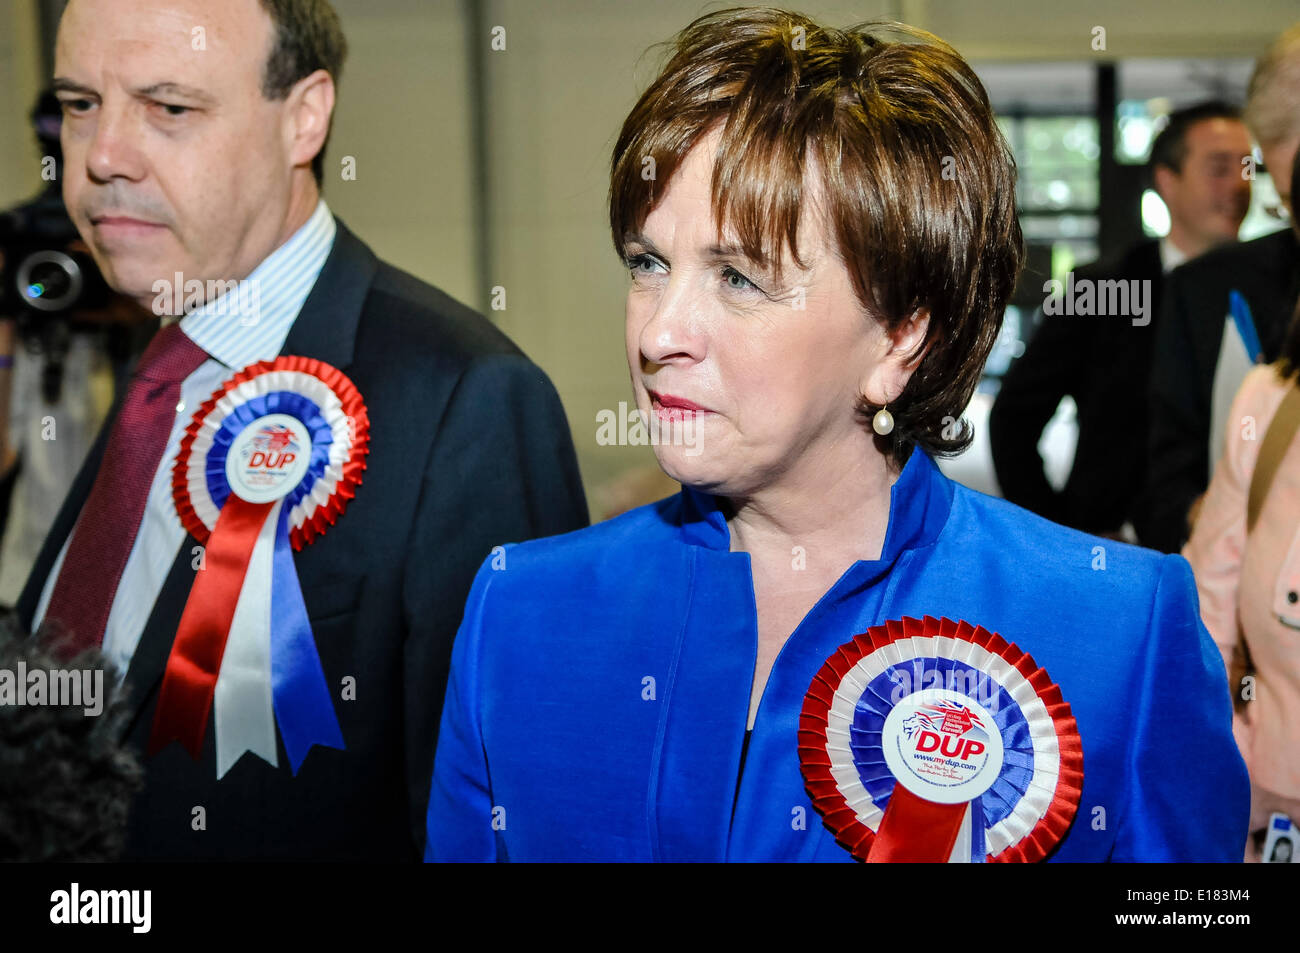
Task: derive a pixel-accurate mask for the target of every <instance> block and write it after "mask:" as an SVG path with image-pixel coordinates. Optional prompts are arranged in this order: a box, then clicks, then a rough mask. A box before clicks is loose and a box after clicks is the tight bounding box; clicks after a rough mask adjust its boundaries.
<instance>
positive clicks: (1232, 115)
mask: <svg viewBox="0 0 1300 953" xmlns="http://www.w3.org/2000/svg"><path fill="white" fill-rule="evenodd" d="M1209 119H1231V120H1233V121H1234V122H1241V110H1240V109H1238V108H1237V107H1236V106H1234V105H1232V103H1227V102H1224V101H1222V100H1219V99H1212V100H1209V101H1208V102H1203V103H1197V104H1196V105H1195V106H1187V107H1186V108H1184V109H1176V110H1174V111H1173V112H1171V113H1170V114H1169V116H1168V121H1167V122H1166V123H1165V126H1164V128H1163V129H1161V130H1160V132H1159V134H1158V135H1157V136H1156V138H1155V141H1154V142H1152V143H1151V157H1150V158H1149V159H1148V160H1147V171H1148V173H1149V174H1150V175H1151V176H1152V178H1154V177H1155V173H1156V169H1157V168H1158V167H1159V166H1164V167H1165V168H1167V169H1172V170H1173V171H1175V172H1180V173H1181V172H1182V171H1183V163H1184V162H1186V161H1187V134H1188V133H1189V132H1191V130H1192V127H1193V126H1195V125H1196V124H1197V123H1198V122H1205V121H1206V120H1209Z"/></svg>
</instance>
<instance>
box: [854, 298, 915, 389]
mask: <svg viewBox="0 0 1300 953" xmlns="http://www.w3.org/2000/svg"><path fill="white" fill-rule="evenodd" d="M879 327H880V329H881V338H882V347H881V353H880V357H879V359H878V360H877V361H876V363H875V365H874V366H873V367H872V368H871V370H870V371H868V373H867V377H866V379H865V380H864V381H863V386H862V394H863V396H865V397H866V398H867V400H868V401H870V402H871V403H872V404H873V405H877V406H882V407H883V406H885V405H887V404H890V403H893V402H894V401H895V400H897V399H898V395H899V394H901V393H902V392H903V388H904V387H906V386H907V382H908V379H909V378H911V376H912V372H913V371H915V370H916V368H917V365H919V364H920V363H921V359H922V358H923V357H925V352H926V351H927V350H929V338H928V334H929V330H930V311H929V309H928V308H918V309H917V310H915V311H913V312H912V314H911V315H910V316H908V318H907V319H906V320H905V321H903V322H902V323H900V324H899V325H898V327H896V328H895V329H894V330H893V331H890V330H888V329H887V328H885V326H884V325H879Z"/></svg>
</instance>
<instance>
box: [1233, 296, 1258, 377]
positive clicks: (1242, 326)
mask: <svg viewBox="0 0 1300 953" xmlns="http://www.w3.org/2000/svg"><path fill="white" fill-rule="evenodd" d="M1228 310H1229V311H1231V312H1232V321H1233V323H1234V324H1235V325H1236V326H1237V333H1238V334H1239V335H1241V343H1242V344H1244V345H1245V346H1246V354H1247V355H1248V356H1249V357H1250V360H1251V363H1253V364H1258V363H1259V360H1260V357H1261V356H1262V352H1263V348H1261V347H1260V346H1259V332H1258V331H1256V330H1255V319H1254V318H1252V317H1251V315H1250V305H1248V304H1246V298H1245V296H1244V295H1243V294H1242V293H1241V292H1240V291H1238V290H1237V289H1235V288H1234V289H1232V290H1231V291H1229V292H1228Z"/></svg>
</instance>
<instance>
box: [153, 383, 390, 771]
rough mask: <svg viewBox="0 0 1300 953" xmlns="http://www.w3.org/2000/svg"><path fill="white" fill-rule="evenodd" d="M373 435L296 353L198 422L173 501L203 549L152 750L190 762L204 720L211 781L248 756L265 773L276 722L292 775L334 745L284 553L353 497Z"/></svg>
mask: <svg viewBox="0 0 1300 953" xmlns="http://www.w3.org/2000/svg"><path fill="white" fill-rule="evenodd" d="M369 430H370V424H369V419H368V418H367V416H366V407H365V403H364V401H363V400H362V399H361V395H360V393H359V392H358V391H357V389H356V387H355V386H354V385H353V384H352V382H351V381H350V380H348V378H347V377H346V376H344V374H343V373H342V372H341V371H339V370H337V369H336V368H334V367H331V366H330V365H328V364H325V363H323V362H321V361H316V360H311V359H309V358H303V357H280V358H277V359H275V360H274V361H263V362H261V363H258V364H254V365H251V366H250V367H247V368H245V369H244V370H242V371H240V372H239V373H237V374H235V375H234V376H233V377H232V378H230V380H228V381H226V383H225V384H223V385H222V386H221V387H220V388H219V389H218V390H217V391H216V392H215V393H213V395H212V397H211V398H209V400H208V401H207V402H206V403H204V404H203V406H202V407H200V408H199V410H198V412H197V413H195V415H194V418H193V420H192V421H191V422H190V424H189V426H188V427H187V428H186V431H185V436H184V438H183V439H182V441H181V447H180V452H179V453H178V455H177V458H176V463H175V465H174V467H173V470H172V495H173V499H174V500H175V503H176V512H177V514H178V515H179V516H180V520H181V523H182V524H183V525H184V526H185V528H186V529H187V530H188V531H189V532H190V533H191V534H192V535H193V536H194V538H195V539H197V540H198V541H199V542H200V543H202V544H203V547H204V548H203V552H202V556H201V557H200V558H201V559H202V563H201V564H200V565H199V566H198V567H197V568H198V572H197V574H196V576H195V579H194V583H193V586H192V587H191V589H190V594H189V598H188V599H187V601H186V603H185V609H184V612H183V613H182V615H181V621H180V626H179V627H178V629H177V631H176V639H175V641H174V642H173V644H172V650H171V654H170V656H169V657H168V660H167V668H166V670H165V672H164V673H163V681H162V687H161V689H160V691H159V695H158V707H157V711H156V713H155V716H154V723H153V729H152V734H151V736H150V740H149V753H150V754H154V753H156V752H157V751H158V750H159V749H161V748H162V747H164V746H165V745H167V744H168V743H170V742H172V741H179V742H181V744H182V745H184V747H185V748H186V750H187V751H189V753H190V755H191V756H192V757H194V758H196V759H197V758H198V756H199V752H200V750H201V749H202V746H203V738H204V734H205V733H206V731H207V724H208V716H209V714H211V715H212V719H213V727H214V733H215V738H216V749H217V777H218V778H221V777H223V776H224V775H225V774H226V772H227V771H229V770H230V768H231V767H232V766H233V765H234V764H235V762H236V761H238V760H239V758H240V757H241V756H242V755H243V754H244V752H245V751H251V752H253V753H254V754H255V755H257V756H258V757H260V758H262V759H263V760H265V761H266V762H267V763H268V764H271V765H272V766H275V765H276V764H277V753H276V752H277V748H276V726H277V725H278V726H279V730H280V737H281V738H282V739H283V741H284V748H285V753H286V754H287V756H288V758H289V763H290V767H291V768H292V770H293V773H294V774H297V773H298V769H299V768H300V767H301V766H302V762H303V759H304V758H306V756H307V752H308V751H309V750H310V749H311V747H312V745H317V744H319V745H325V746H328V747H332V748H340V749H341V748H343V747H344V743H343V733H342V730H341V729H340V727H339V722H338V718H337V716H336V714H335V711H334V705H333V702H332V700H331V697H330V691H329V687H328V685H327V683H326V681H325V674H324V670H323V669H322V667H321V662H320V656H319V654H318V653H317V651H316V642H315V639H314V637H313V635H312V631H311V626H310V624H309V622H308V619H307V608H306V605H305V603H304V601H303V595H302V588H301V586H300V584H299V580H298V574H297V571H296V569H295V568H294V562H293V553H294V552H297V551H299V550H301V549H302V548H303V547H304V546H306V545H308V544H309V543H311V542H312V541H313V540H314V539H316V538H317V537H318V536H320V535H321V534H322V533H324V532H325V530H326V529H327V528H328V527H329V526H332V525H333V524H334V523H335V522H336V521H337V520H338V518H339V517H340V516H341V515H342V514H343V512H344V510H345V509H346V508H347V504H348V501H349V500H351V499H352V498H353V497H354V495H355V493H356V487H357V486H358V485H359V484H360V483H361V476H362V473H363V471H364V470H365V466H366V464H365V457H366V453H367V452H368V443H369Z"/></svg>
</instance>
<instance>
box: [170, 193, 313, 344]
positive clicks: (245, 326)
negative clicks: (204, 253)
mask: <svg viewBox="0 0 1300 953" xmlns="http://www.w3.org/2000/svg"><path fill="white" fill-rule="evenodd" d="M337 231H338V226H337V225H336V224H335V222H334V216H333V215H332V214H331V213H330V210H329V207H328V206H327V205H326V204H325V200H324V199H323V198H322V199H321V200H320V201H319V202H318V203H317V204H316V211H314V212H313V213H312V216H311V218H309V219H308V220H307V221H306V223H305V224H304V225H303V226H302V227H301V228H299V229H298V230H297V231H296V232H294V233H293V235H291V236H290V238H289V240H288V241H287V242H285V243H284V244H283V245H281V246H280V247H279V248H277V249H276V250H275V251H273V252H271V254H269V255H268V256H266V258H265V259H263V260H262V263H261V264H259V265H258V266H257V267H256V268H254V269H253V270H252V272H251V273H250V274H249V275H248V277H247V278H246V279H245V280H244V281H242V282H240V283H239V285H238V287H237V288H232V289H229V290H227V291H226V292H225V294H222V295H220V297H217V298H214V299H213V300H211V301H208V302H207V303H205V304H204V305H203V306H202V307H199V308H195V309H194V310H193V311H191V312H190V313H189V314H187V315H185V317H184V318H182V319H181V330H183V331H184V332H185V334H186V335H187V336H188V337H189V339H190V340H191V341H193V342H194V343H195V344H197V345H198V346H199V347H201V348H203V350H205V351H207V352H208V354H209V355H210V356H212V357H213V358H215V359H216V360H218V361H220V362H221V363H222V364H225V365H226V366H227V367H230V368H232V369H234V370H241V369H243V368H245V367H247V366H248V365H249V364H254V363H256V362H258V361H269V360H271V359H272V358H274V357H275V356H276V355H277V354H279V353H280V349H281V348H282V347H284V340H285V338H286V337H288V335H289V329H290V328H291V327H293V322H294V321H295V320H297V317H298V313H299V312H300V311H301V310H302V306H303V302H305V301H306V300H307V295H308V294H309V293H310V292H311V289H312V286H313V285H315V284H316V278H317V277H318V276H319V275H320V272H321V269H322V268H323V267H324V266H325V259H326V258H328V257H329V253H330V249H331V248H332V247H333V245H334V236H335V234H336V232H337Z"/></svg>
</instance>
